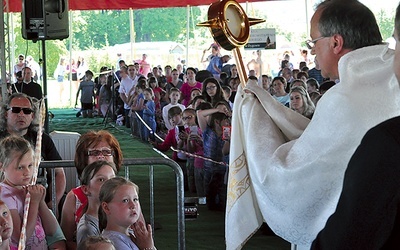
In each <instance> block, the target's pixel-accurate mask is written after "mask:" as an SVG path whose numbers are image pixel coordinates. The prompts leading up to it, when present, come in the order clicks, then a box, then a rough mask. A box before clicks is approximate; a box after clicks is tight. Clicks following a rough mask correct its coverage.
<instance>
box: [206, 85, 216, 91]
mask: <svg viewBox="0 0 400 250" xmlns="http://www.w3.org/2000/svg"><path fill="white" fill-rule="evenodd" d="M216 87H217V86H215V85H214V86H209V87H206V90H213V89H215V88H216Z"/></svg>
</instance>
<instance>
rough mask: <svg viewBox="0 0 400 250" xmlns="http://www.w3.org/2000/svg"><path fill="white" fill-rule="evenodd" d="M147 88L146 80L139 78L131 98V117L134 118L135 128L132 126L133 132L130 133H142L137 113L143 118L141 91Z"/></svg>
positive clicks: (142, 95)
mask: <svg viewBox="0 0 400 250" xmlns="http://www.w3.org/2000/svg"><path fill="white" fill-rule="evenodd" d="M146 88H147V82H146V80H144V79H142V80H139V82H138V84H137V85H136V92H137V93H136V96H135V97H134V98H133V99H132V104H131V117H133V119H134V120H135V123H136V124H137V125H135V126H137V128H136V127H135V128H134V133H133V134H132V135H136V136H139V137H140V136H141V135H142V132H141V131H142V127H143V125H142V122H141V121H140V120H139V118H138V117H137V115H139V116H140V117H142V118H143V108H144V94H143V91H144V90H145V89H146Z"/></svg>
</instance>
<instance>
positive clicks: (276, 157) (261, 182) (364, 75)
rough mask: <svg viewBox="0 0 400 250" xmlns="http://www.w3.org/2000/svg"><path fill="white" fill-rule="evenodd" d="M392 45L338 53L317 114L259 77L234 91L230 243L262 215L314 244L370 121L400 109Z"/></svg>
mask: <svg viewBox="0 0 400 250" xmlns="http://www.w3.org/2000/svg"><path fill="white" fill-rule="evenodd" d="M393 55H394V52H393V51H392V50H389V49H388V46H387V45H386V44H384V45H376V46H370V47H366V48H361V49H358V50H355V51H352V52H350V53H348V54H346V55H345V56H343V57H342V58H341V59H340V61H339V76H340V80H341V81H340V83H339V84H338V85H336V86H334V87H333V88H331V89H330V90H329V91H328V92H327V93H326V94H325V95H324V96H323V97H322V98H321V100H320V101H319V102H318V105H317V109H316V111H315V113H314V117H313V118H312V120H311V121H309V120H308V119H306V118H304V117H303V116H301V115H299V114H297V113H295V112H294V111H291V110H290V109H288V108H286V107H284V106H282V105H281V104H279V103H278V102H276V101H275V100H274V99H273V98H272V97H271V95H269V94H268V93H267V92H266V91H264V90H263V89H262V88H261V87H259V86H258V85H257V84H255V83H251V82H249V84H248V85H247V86H246V87H245V89H247V90H248V91H249V92H251V93H245V92H244V91H243V90H242V89H239V90H238V92H237V94H236V99H235V105H234V112H233V120H232V127H233V129H232V140H231V149H230V166H229V181H228V201H227V208H226V222H225V231H226V232H225V233H226V246H227V249H229V250H230V249H240V248H241V247H242V246H243V245H244V244H245V243H246V241H247V240H248V239H249V238H250V237H251V236H252V235H253V234H254V233H255V231H256V230H257V229H258V228H259V227H260V225H261V224H262V222H263V221H266V222H267V223H268V225H269V226H270V227H271V229H272V230H273V231H274V232H275V233H276V234H277V235H279V236H280V237H282V238H283V239H285V240H287V241H289V242H291V243H293V244H297V245H300V246H310V244H311V243H312V241H313V240H314V238H315V237H316V235H317V233H318V232H319V231H320V230H321V229H322V228H323V227H324V225H325V223H326V221H327V219H328V217H329V216H330V215H331V214H332V213H333V212H334V211H335V208H336V204H337V201H338V198H339V195H340V192H341V189H342V182H343V176H344V172H345V169H346V167H347V163H348V161H349V160H350V157H351V155H352V154H353V152H354V151H355V149H356V147H357V146H358V145H359V143H360V141H361V138H362V137H363V136H364V134H365V133H366V132H367V130H368V129H370V128H371V127H373V126H375V125H377V124H379V123H380V122H382V121H384V120H387V119H389V118H391V117H394V116H398V115H399V114H400V88H399V84H398V83H397V80H396V78H395V76H394V74H393V70H392V64H393Z"/></svg>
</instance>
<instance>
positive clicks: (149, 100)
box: [142, 88, 157, 141]
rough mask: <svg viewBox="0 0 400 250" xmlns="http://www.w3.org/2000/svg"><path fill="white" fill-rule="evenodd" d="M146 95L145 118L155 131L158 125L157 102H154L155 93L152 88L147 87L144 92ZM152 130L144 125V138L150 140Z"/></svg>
mask: <svg viewBox="0 0 400 250" xmlns="http://www.w3.org/2000/svg"><path fill="white" fill-rule="evenodd" d="M143 95H144V109H143V120H144V122H145V123H146V124H147V125H148V126H149V127H150V128H151V129H152V132H153V133H155V132H156V129H157V126H156V104H155V103H154V93H153V90H152V89H151V88H147V89H145V90H144V92H143ZM149 136H150V131H149V129H148V128H147V127H146V126H143V127H142V140H143V141H148V140H149Z"/></svg>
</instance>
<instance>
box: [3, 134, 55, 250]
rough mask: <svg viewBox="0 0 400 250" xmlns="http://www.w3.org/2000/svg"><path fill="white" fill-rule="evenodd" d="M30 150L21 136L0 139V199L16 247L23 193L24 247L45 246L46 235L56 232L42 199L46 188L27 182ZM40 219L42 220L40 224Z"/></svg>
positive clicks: (31, 170)
mask: <svg viewBox="0 0 400 250" xmlns="http://www.w3.org/2000/svg"><path fill="white" fill-rule="evenodd" d="M32 164H33V149H32V146H31V144H30V143H29V142H28V141H27V140H25V139H24V138H22V137H19V136H9V137H6V138H4V139H3V140H2V141H1V142H0V166H1V171H2V173H3V176H2V182H1V183H0V186H1V199H2V200H3V201H4V203H5V204H6V205H7V207H8V208H9V209H10V213H11V216H12V221H13V225H15V227H16V228H14V230H13V232H12V236H11V244H10V246H11V249H16V248H17V247H18V241H19V238H20V233H21V227H22V219H23V216H24V203H25V198H26V194H27V193H29V194H30V196H31V200H30V206H29V211H28V214H29V216H28V221H27V224H26V248H27V249H32V250H34V249H38V250H39V249H40V250H42V249H47V241H46V236H52V235H54V234H55V233H56V230H57V227H58V222H57V220H56V218H55V217H54V216H53V214H52V213H51V211H50V210H49V209H48V207H47V205H46V202H45V200H44V197H45V193H46V189H45V187H44V186H42V185H30V184H31V181H32V177H33V173H34V167H33V166H32ZM42 221H43V222H44V223H42Z"/></svg>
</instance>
